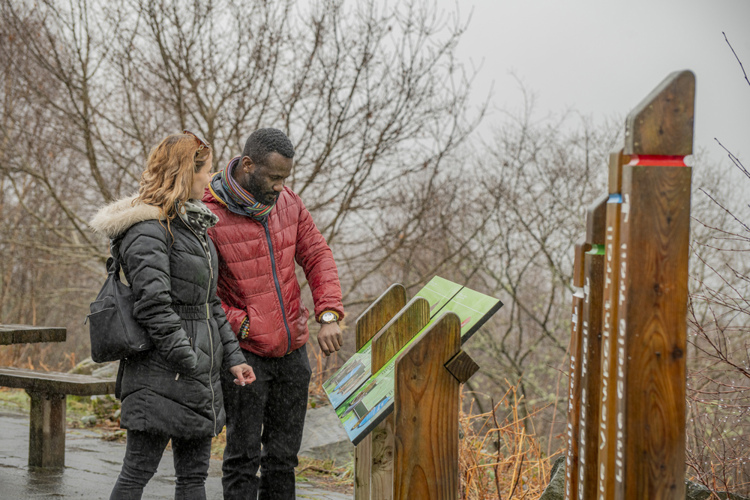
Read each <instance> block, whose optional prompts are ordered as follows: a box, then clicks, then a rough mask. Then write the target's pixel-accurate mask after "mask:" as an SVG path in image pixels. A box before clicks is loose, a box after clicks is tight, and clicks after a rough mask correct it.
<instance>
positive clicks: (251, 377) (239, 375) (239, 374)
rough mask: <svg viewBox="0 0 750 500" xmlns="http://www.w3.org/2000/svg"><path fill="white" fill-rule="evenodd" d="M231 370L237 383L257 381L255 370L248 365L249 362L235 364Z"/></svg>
mask: <svg viewBox="0 0 750 500" xmlns="http://www.w3.org/2000/svg"><path fill="white" fill-rule="evenodd" d="M229 371H230V372H232V375H234V383H235V384H237V385H247V384H252V383H253V382H254V381H255V372H254V371H253V367H252V366H250V365H248V364H247V363H242V364H239V365H236V366H233V367H231V368H230V369H229Z"/></svg>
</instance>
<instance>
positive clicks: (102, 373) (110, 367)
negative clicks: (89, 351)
mask: <svg viewBox="0 0 750 500" xmlns="http://www.w3.org/2000/svg"><path fill="white" fill-rule="evenodd" d="M119 366H120V362H119V361H112V362H109V363H97V362H95V361H94V360H92V359H91V358H86V359H84V360H83V361H81V362H80V363H78V364H77V365H75V366H74V367H73V369H72V370H70V371H69V372H68V373H77V374H79V375H93V376H94V377H98V378H115V377H116V376H117V369H118V368H119Z"/></svg>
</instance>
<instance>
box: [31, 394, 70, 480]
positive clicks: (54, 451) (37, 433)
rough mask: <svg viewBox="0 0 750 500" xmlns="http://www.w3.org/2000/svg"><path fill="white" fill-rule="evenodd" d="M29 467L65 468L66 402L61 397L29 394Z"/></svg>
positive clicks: (63, 397) (59, 395)
mask: <svg viewBox="0 0 750 500" xmlns="http://www.w3.org/2000/svg"><path fill="white" fill-rule="evenodd" d="M28 394H29V396H30V398H31V411H30V412H29V415H30V416H29V466H30V467H48V468H62V467H64V466H65V428H66V426H67V423H66V421H65V410H66V407H65V399H66V397H65V396H64V395H61V394H46V393H41V392H28Z"/></svg>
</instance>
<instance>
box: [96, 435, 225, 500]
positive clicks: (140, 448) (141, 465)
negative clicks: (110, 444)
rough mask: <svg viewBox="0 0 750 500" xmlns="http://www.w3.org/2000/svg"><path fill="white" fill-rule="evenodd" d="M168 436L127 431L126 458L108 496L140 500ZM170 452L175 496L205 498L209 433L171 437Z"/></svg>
mask: <svg viewBox="0 0 750 500" xmlns="http://www.w3.org/2000/svg"><path fill="white" fill-rule="evenodd" d="M169 439H170V438H169V436H166V435H163V434H152V433H150V432H140V431H131V430H129V431H128V437H127V445H126V448H125V460H124V461H123V464H122V471H120V476H119V477H118V478H117V483H115V487H114V489H113V490H112V494H111V495H110V497H109V498H110V500H140V498H141V496H142V495H143V488H144V487H145V486H146V483H148V482H149V480H150V479H151V478H152V477H153V475H154V473H155V472H156V469H157V467H159V462H161V456H162V454H163V453H164V448H166V447H167V443H169ZM172 454H173V456H174V469H175V474H176V476H177V485H176V488H175V494H174V497H175V499H176V500H205V499H206V478H207V477H208V465H209V461H210V459H211V437H210V436H209V437H205V438H200V439H179V438H172Z"/></svg>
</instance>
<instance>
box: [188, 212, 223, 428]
mask: <svg viewBox="0 0 750 500" xmlns="http://www.w3.org/2000/svg"><path fill="white" fill-rule="evenodd" d="M185 225H186V226H187V228H188V229H190V232H191V233H193V234H194V235H195V237H196V238H198V241H200V243H201V247H203V252H204V253H205V254H206V260H207V261H208V271H209V280H208V288H207V289H206V327H207V328H208V340H209V341H210V344H211V349H210V351H211V370H210V371H209V372H208V388H209V389H211V412H212V413H213V416H214V436H216V435H217V434H218V433H217V432H216V393H215V391H214V384H213V381H212V380H211V374H213V372H214V335H213V332H212V331H211V323H210V322H209V320H210V319H211V308H210V307H209V305H208V300H209V299H210V297H211V284H212V283H213V281H214V266H213V265H212V264H211V254H210V252H209V251H208V244H207V243H206V241H205V240H204V239H203V238H201V237H200V236H198V233H196V232H195V231H194V230H193V228H192V227H190V224H189V223H186V224H185Z"/></svg>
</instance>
